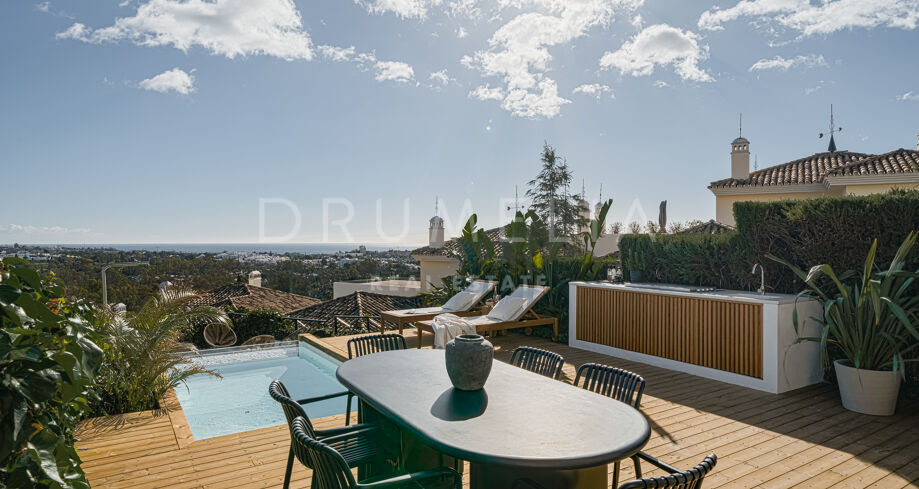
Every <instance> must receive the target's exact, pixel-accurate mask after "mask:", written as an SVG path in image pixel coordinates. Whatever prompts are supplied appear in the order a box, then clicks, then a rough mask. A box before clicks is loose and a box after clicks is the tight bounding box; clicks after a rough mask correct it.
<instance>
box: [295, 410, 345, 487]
mask: <svg viewBox="0 0 919 489" xmlns="http://www.w3.org/2000/svg"><path fill="white" fill-rule="evenodd" d="M308 425H309V421H308V420H306V419H305V418H297V419H295V420H294V422H293V424H291V434H292V437H293V443H294V445H296V446H297V447H299V449H301V450H303V451H305V452H306V453H307V454H308V456H309V460H310V462H311V464H310V465H309V466H308V467H310V468H312V469H313V481H314V482H316V483H317V484H314V485H313V487H321V488H322V489H349V488H353V487H355V486H357V481H355V480H354V475H353V474H351V469H350V468H349V467H348V463H347V462H346V461H345V458H344V457H342V456H341V454H340V453H338V452H336V451H335V449H333V448H332V447H330V446H328V445H326V444H325V443H322V442H321V441H317V440H316V439H315V438H313V437H312V436H310V435H309V433H308V430H307V428H308ZM301 462H302V460H301Z"/></svg>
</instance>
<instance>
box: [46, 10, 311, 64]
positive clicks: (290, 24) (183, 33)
mask: <svg viewBox="0 0 919 489" xmlns="http://www.w3.org/2000/svg"><path fill="white" fill-rule="evenodd" d="M57 37H59V38H71V39H77V40H81V41H85V42H92V43H103V42H117V41H120V40H123V39H128V40H130V41H132V42H134V43H135V44H138V45H141V46H169V45H171V46H174V47H175V48H176V49H180V50H182V51H187V50H188V49H189V48H191V47H193V46H201V47H203V48H205V49H207V50H209V51H210V52H211V53H212V54H216V55H222V56H226V57H228V58H235V57H236V56H246V55H250V54H252V55H267V56H276V57H278V58H282V59H286V60H293V59H305V60H309V59H312V57H313V51H312V42H311V41H310V38H309V35H308V34H307V33H306V32H305V31H304V30H303V24H302V19H301V17H300V12H299V11H298V10H297V7H296V6H295V5H294V3H293V0H259V1H252V0H214V1H207V0H186V1H181V0H148V1H147V2H146V3H143V4H141V5H140V6H139V7H138V8H137V13H136V14H135V15H134V16H133V17H122V18H118V19H116V20H115V23H114V24H113V25H111V26H109V27H103V28H100V29H95V30H92V29H89V28H87V27H86V26H84V25H83V24H80V23H76V24H73V25H72V26H71V27H70V28H68V29H67V30H66V31H64V32H61V33H59V34H58V35H57Z"/></svg>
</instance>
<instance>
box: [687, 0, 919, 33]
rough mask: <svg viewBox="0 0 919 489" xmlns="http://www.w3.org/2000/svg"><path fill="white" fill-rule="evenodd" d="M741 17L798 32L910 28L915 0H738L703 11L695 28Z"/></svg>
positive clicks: (916, 13)
mask: <svg viewBox="0 0 919 489" xmlns="http://www.w3.org/2000/svg"><path fill="white" fill-rule="evenodd" d="M741 17H755V18H758V19H764V20H768V21H772V22H776V23H778V24H779V25H781V26H783V27H786V28H789V29H792V30H795V31H797V32H799V33H800V35H801V36H810V35H819V34H832V33H834V32H836V31H840V30H844V29H856V28H864V29H872V28H874V27H891V28H899V29H906V30H912V29H915V28H916V26H917V24H919V0H824V1H822V2H816V3H811V2H810V1H809V0H742V1H740V2H738V3H737V4H736V5H734V6H733V7H731V8H727V9H723V10H721V9H718V8H713V9H711V10H707V11H705V12H703V13H702V15H701V17H699V28H700V29H706V30H720V29H723V28H724V26H723V24H725V23H727V22H730V21H733V20H737V19H739V18H741Z"/></svg>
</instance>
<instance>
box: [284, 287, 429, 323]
mask: <svg viewBox="0 0 919 489" xmlns="http://www.w3.org/2000/svg"><path fill="white" fill-rule="evenodd" d="M419 306H421V296H414V297H403V296H398V295H387V294H375V293H373V292H363V291H360V290H359V291H357V292H353V293H351V294H348V295H345V296H342V297H339V298H337V299H332V300H329V301H325V302H321V303H319V304H316V305H313V306H310V307H307V308H304V309H300V310H299V311H294V312H292V313H290V316H292V317H298V318H304V319H316V320H322V321H331V320H332V319H334V318H335V316H367V315H371V316H376V315H379V314H380V311H391V310H394V309H414V308H417V307H419Z"/></svg>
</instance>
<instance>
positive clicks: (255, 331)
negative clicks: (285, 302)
mask: <svg viewBox="0 0 919 489" xmlns="http://www.w3.org/2000/svg"><path fill="white" fill-rule="evenodd" d="M226 313H227V316H228V317H229V318H230V320H231V321H232V322H233V331H234V332H235V333H236V341H237V343H240V344H241V343H243V342H244V341H246V340H248V339H249V338H252V337H254V336H258V335H263V334H267V335H271V336H274V338H275V339H276V340H283V339H285V338H287V337H288V336H290V335H292V334H294V332H295V331H296V329H297V328H296V324H295V323H294V321H292V320H290V319H285V318H284V316H283V315H282V314H280V313H278V312H276V311H273V310H271V309H246V308H245V307H238V308H233V307H227V308H226ZM206 325H207V324H206V323H203V322H196V323H193V324H190V325H189V327H188V329H186V330H185V332H184V335H183V338H184V341H188V342H190V343H192V344H194V345H195V346H196V347H198V348H210V345H208V344H207V342H206V341H205V340H204V327H205V326H206Z"/></svg>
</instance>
